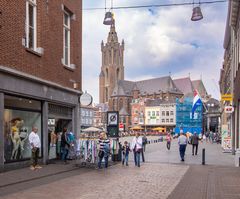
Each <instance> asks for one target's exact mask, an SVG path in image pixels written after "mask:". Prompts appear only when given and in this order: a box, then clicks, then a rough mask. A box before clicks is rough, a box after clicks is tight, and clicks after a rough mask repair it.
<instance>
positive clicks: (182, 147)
mask: <svg viewBox="0 0 240 199" xmlns="http://www.w3.org/2000/svg"><path fill="white" fill-rule="evenodd" d="M186 146H187V145H186V144H181V145H179V152H180V157H181V159H182V160H184V156H185V151H186Z"/></svg>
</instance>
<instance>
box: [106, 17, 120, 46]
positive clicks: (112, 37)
mask: <svg viewBox="0 0 240 199" xmlns="http://www.w3.org/2000/svg"><path fill="white" fill-rule="evenodd" d="M107 41H108V43H111V42H114V43H115V42H118V36H117V32H116V28H115V20H113V24H112V25H111V26H110V32H109V33H108V39H107Z"/></svg>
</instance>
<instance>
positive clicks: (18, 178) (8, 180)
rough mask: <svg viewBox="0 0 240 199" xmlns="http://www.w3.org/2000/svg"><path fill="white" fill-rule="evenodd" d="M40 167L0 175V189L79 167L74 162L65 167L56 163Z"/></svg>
mask: <svg viewBox="0 0 240 199" xmlns="http://www.w3.org/2000/svg"><path fill="white" fill-rule="evenodd" d="M42 167H43V168H42V169H37V170H34V171H32V170H30V168H29V167H27V168H23V169H16V170H12V171H7V172H3V173H0V188H3V187H6V186H9V185H14V184H18V183H22V182H28V181H31V180H36V179H40V178H44V177H47V176H52V175H57V174H60V173H64V172H69V171H72V170H76V169H79V167H77V166H75V162H74V161H73V162H71V163H70V164H67V165H65V164H63V163H61V162H58V163H56V164H48V165H42Z"/></svg>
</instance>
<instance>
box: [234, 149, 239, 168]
mask: <svg viewBox="0 0 240 199" xmlns="http://www.w3.org/2000/svg"><path fill="white" fill-rule="evenodd" d="M239 158H240V148H238V149H237V150H236V153H235V166H236V167H239V166H240V165H239V161H240V159H239Z"/></svg>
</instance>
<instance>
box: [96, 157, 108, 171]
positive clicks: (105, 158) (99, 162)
mask: <svg viewBox="0 0 240 199" xmlns="http://www.w3.org/2000/svg"><path fill="white" fill-rule="evenodd" d="M103 158H104V166H105V168H107V167H108V156H104V157H99V160H98V168H99V169H101V165H102V159H103Z"/></svg>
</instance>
